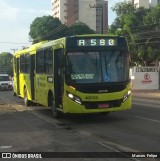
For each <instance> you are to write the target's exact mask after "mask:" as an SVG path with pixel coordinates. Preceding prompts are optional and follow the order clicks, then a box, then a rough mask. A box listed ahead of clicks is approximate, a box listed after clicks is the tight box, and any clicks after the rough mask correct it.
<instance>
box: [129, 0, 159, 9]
mask: <svg viewBox="0 0 160 161" xmlns="http://www.w3.org/2000/svg"><path fill="white" fill-rule="evenodd" d="M129 1H131V2H132V3H134V4H135V5H136V7H137V8H139V7H144V8H150V7H155V6H156V5H157V4H158V3H160V0H129Z"/></svg>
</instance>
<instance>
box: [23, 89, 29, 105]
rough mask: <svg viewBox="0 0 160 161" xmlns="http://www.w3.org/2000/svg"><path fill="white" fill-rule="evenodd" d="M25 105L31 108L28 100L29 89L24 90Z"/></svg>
mask: <svg viewBox="0 0 160 161" xmlns="http://www.w3.org/2000/svg"><path fill="white" fill-rule="evenodd" d="M24 105H25V106H30V101H29V100H28V93H27V88H24Z"/></svg>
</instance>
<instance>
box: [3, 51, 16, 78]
mask: <svg viewBox="0 0 160 161" xmlns="http://www.w3.org/2000/svg"><path fill="white" fill-rule="evenodd" d="M12 59H13V55H12V54H11V53H7V52H3V53H1V54H0V73H3V72H5V73H7V74H9V75H13V65H12Z"/></svg>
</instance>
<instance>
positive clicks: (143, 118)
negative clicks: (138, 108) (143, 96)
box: [134, 116, 160, 123]
mask: <svg viewBox="0 0 160 161" xmlns="http://www.w3.org/2000/svg"><path fill="white" fill-rule="evenodd" d="M134 117H136V118H138V119H141V120H147V121H152V122H156V123H160V120H154V119H150V118H146V117H142V116H134Z"/></svg>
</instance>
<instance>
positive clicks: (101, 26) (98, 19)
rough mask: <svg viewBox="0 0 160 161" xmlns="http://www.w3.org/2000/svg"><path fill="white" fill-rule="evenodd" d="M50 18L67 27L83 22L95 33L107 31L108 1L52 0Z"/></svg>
mask: <svg viewBox="0 0 160 161" xmlns="http://www.w3.org/2000/svg"><path fill="white" fill-rule="evenodd" d="M52 16H53V17H57V18H59V20H60V21H61V22H62V23H63V24H67V25H68V26H70V25H72V24H73V23H75V22H78V21H80V22H83V23H85V24H87V25H88V26H89V27H90V28H91V29H93V30H94V31H97V33H106V32H107V30H108V1H105V0H92V1H91V0H52Z"/></svg>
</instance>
